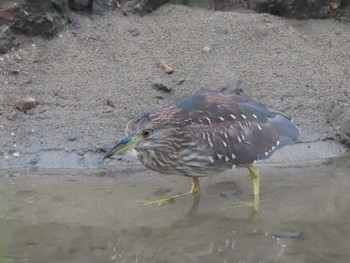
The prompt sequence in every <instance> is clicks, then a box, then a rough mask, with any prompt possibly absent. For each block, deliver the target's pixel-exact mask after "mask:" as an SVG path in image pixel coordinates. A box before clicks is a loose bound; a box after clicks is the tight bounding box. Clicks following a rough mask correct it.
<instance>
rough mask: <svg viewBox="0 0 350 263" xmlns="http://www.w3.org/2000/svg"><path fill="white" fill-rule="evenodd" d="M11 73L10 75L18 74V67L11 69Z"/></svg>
mask: <svg viewBox="0 0 350 263" xmlns="http://www.w3.org/2000/svg"><path fill="white" fill-rule="evenodd" d="M11 74H12V75H18V74H19V70H18V69H14V70H11Z"/></svg>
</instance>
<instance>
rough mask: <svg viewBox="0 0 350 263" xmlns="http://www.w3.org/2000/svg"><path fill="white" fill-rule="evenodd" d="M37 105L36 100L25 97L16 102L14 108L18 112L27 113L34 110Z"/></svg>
mask: <svg viewBox="0 0 350 263" xmlns="http://www.w3.org/2000/svg"><path fill="white" fill-rule="evenodd" d="M37 105H38V102H37V101H36V99H34V98H31V97H26V98H23V99H21V100H20V101H18V102H17V104H16V108H17V109H18V110H19V111H22V112H24V113H27V111H28V110H30V109H33V108H35V107H36V106H37Z"/></svg>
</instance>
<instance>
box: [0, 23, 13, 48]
mask: <svg viewBox="0 0 350 263" xmlns="http://www.w3.org/2000/svg"><path fill="white" fill-rule="evenodd" d="M15 40H16V38H15V37H14V36H13V35H12V34H11V33H10V32H8V30H7V27H6V28H5V29H4V27H3V26H2V27H1V28H0V54H6V53H7V52H8V51H9V50H11V48H12V47H13V46H15V45H16V42H15Z"/></svg>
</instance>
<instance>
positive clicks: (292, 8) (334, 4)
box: [247, 0, 348, 19]
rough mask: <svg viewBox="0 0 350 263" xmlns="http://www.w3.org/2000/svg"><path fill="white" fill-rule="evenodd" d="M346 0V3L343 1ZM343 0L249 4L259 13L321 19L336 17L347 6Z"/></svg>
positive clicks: (271, 0) (251, 0)
mask: <svg viewBox="0 0 350 263" xmlns="http://www.w3.org/2000/svg"><path fill="white" fill-rule="evenodd" d="M342 2H344V3H342ZM345 2H346V1H341V0H329V1H325V0H286V1H280V0H248V1H247V3H248V6H249V8H251V9H254V10H255V11H257V12H259V13H270V14H272V15H278V16H282V17H287V18H296V19H320V18H323V19H324V18H333V17H336V16H337V14H338V11H339V9H340V8H344V7H346V6H347V5H348V4H346V3H345Z"/></svg>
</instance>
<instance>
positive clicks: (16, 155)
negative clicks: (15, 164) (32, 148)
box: [12, 152, 21, 158]
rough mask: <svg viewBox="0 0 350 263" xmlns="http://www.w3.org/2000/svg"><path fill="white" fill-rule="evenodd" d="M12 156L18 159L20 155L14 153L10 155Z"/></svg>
mask: <svg viewBox="0 0 350 263" xmlns="http://www.w3.org/2000/svg"><path fill="white" fill-rule="evenodd" d="M12 156H14V157H16V158H18V157H20V156H21V154H20V153H19V152H14V153H13V154H12Z"/></svg>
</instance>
